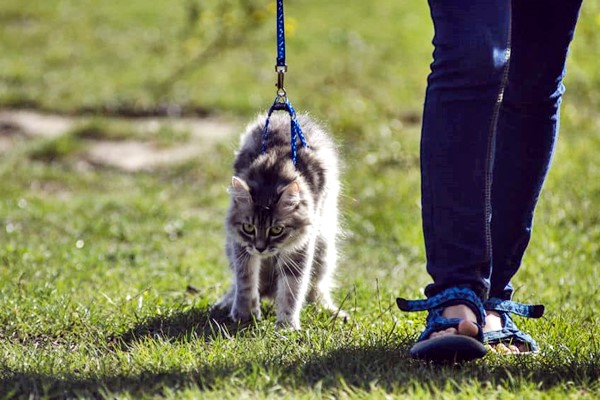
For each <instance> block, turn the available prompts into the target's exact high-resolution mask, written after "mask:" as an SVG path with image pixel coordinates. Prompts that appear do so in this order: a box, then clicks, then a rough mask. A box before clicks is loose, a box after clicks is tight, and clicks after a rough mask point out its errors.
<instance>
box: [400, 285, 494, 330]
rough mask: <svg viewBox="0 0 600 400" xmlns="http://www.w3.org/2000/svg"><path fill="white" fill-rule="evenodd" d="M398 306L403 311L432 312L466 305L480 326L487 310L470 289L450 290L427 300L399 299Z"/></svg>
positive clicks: (454, 288) (457, 288)
mask: <svg viewBox="0 0 600 400" xmlns="http://www.w3.org/2000/svg"><path fill="white" fill-rule="evenodd" d="M396 304H397V305H398V308H399V309H400V310H402V311H430V312H432V311H435V310H436V309H441V308H444V307H448V306H452V305H456V304H464V305H466V306H467V307H469V308H470V309H471V310H473V312H474V313H475V316H476V317H477V322H478V323H479V324H480V325H483V322H484V321H485V309H484V308H483V304H482V302H481V299H480V298H479V296H477V295H476V294H475V292H474V291H472V290H471V289H469V288H460V287H453V288H448V289H446V290H444V291H442V292H440V293H438V294H436V295H435V296H432V297H429V298H428V299H425V300H406V299H403V298H397V299H396ZM440 314H441V312H440ZM458 321H460V320H458Z"/></svg>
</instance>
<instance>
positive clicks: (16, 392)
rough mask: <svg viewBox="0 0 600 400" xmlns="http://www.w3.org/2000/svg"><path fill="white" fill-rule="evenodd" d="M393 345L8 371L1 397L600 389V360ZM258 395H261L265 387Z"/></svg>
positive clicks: (159, 322) (211, 332) (124, 342)
mask: <svg viewBox="0 0 600 400" xmlns="http://www.w3.org/2000/svg"><path fill="white" fill-rule="evenodd" d="M252 326H254V325H252ZM244 331H248V332H252V328H251V326H250V327H249V325H248V324H247V325H243V326H240V325H238V324H233V323H232V322H230V321H229V320H228V318H227V316H226V315H225V314H224V313H221V312H219V313H216V312H212V313H211V312H209V311H208V310H207V309H206V308H204V309H202V308H191V309H189V310H185V311H180V312H177V313H174V314H172V315H170V316H157V317H153V318H151V319H149V320H147V321H144V322H142V323H140V324H138V325H137V326H135V327H134V328H132V329H130V330H129V331H127V332H125V333H123V334H121V335H118V336H115V337H113V338H109V339H110V340H109V344H110V345H118V346H122V349H123V350H124V351H130V350H131V349H132V347H133V346H134V345H135V343H136V342H138V341H143V340H145V339H147V338H157V337H160V338H161V339H162V340H169V341H189V340H205V341H211V340H214V339H216V338H217V337H228V338H232V339H233V340H237V339H239V338H240V334H243V332H244ZM388 339H390V338H389V337H385V338H384V337H383V336H382V337H375V338H374V339H373V340H372V341H371V342H370V343H369V344H361V345H357V344H356V343H352V344H343V343H339V344H338V345H336V346H337V347H336V348H335V349H332V350H330V351H328V352H325V353H318V352H317V353H314V354H312V355H309V356H308V357H307V355H306V354H305V353H303V352H299V353H298V354H297V355H295V356H293V357H290V356H289V355H288V354H287V353H285V354H283V353H282V352H287V351H288V350H282V349H281V348H280V349H277V348H274V349H273V354H266V355H261V356H257V355H255V354H241V355H240V357H233V358H231V359H226V360H223V361H221V362H218V363H216V364H212V365H201V366H199V367H198V368H196V369H193V370H189V369H177V368H174V369H170V370H166V371H164V370H163V371H143V372H141V373H138V374H119V375H110V373H109V374H108V375H104V376H102V375H101V376H96V377H90V378H87V377H82V376H81V375H78V374H76V373H74V374H73V375H69V374H61V375H52V374H40V373H34V372H26V371H17V370H10V369H4V370H0V393H1V394H2V395H6V396H7V398H13V397H20V398H24V397H28V398H40V397H43V398H46V397H47V398H72V397H91V398H105V397H113V396H114V395H115V394H119V393H121V394H127V395H129V396H132V397H146V396H161V395H168V394H169V393H170V394H171V395H172V394H173V392H178V391H181V390H184V389H186V388H197V389H198V390H201V391H208V390H215V389H219V388H222V389H226V390H229V391H231V389H232V388H231V383H230V382H231V380H230V379H231V378H232V377H234V376H235V379H236V381H237V384H236V385H237V386H238V388H239V386H240V385H244V382H247V383H248V387H250V388H255V389H256V388H257V383H256V381H255V379H256V372H257V368H258V369H261V370H263V369H264V371H265V374H266V375H275V380H276V381H277V382H278V385H280V386H281V387H282V388H283V389H285V390H286V391H288V392H289V393H294V391H295V390H298V389H303V391H306V390H307V389H308V388H311V387H315V386H317V385H318V386H320V388H321V390H324V391H327V392H331V393H332V394H333V395H335V394H336V393H338V394H339V391H346V392H347V391H348V390H350V391H354V390H357V391H360V390H363V391H366V392H370V391H372V390H373V387H374V386H376V387H378V388H379V389H380V390H384V391H386V392H388V393H395V394H410V393H411V390H414V391H420V392H422V391H425V392H430V393H432V394H433V393H440V390H441V391H448V390H451V391H454V392H461V391H464V390H472V389H473V388H475V392H470V393H481V392H478V391H477V388H490V389H491V390H494V388H496V387H497V386H501V387H503V388H505V389H512V390H515V391H519V389H522V388H523V387H524V386H526V387H527V388H528V390H540V391H546V390H550V389H552V388H555V387H560V388H563V389H564V390H569V388H571V390H572V389H573V388H579V387H583V388H592V389H591V390H600V387H598V384H597V382H598V380H599V379H600V358H599V357H597V356H598V355H597V354H588V355H587V356H580V357H562V358H560V357H558V358H557V357H552V355H545V356H535V357H510V358H501V357H493V356H492V357H487V358H486V359H484V360H481V361H477V362H473V363H466V364H462V365H445V366H440V365H434V364H427V363H423V362H419V361H416V360H412V359H410V358H409V357H408V349H409V347H410V346H411V344H412V341H413V340H414V338H413V337H409V336H404V337H401V336H393V337H391V340H388ZM117 350H119V349H118V348H117ZM280 353H281V354H280ZM284 360H285V361H284ZM594 382H596V383H594ZM531 388H533V389H531ZM594 388H595V389H594ZM267 389H268V388H265V389H264V390H267ZM256 390H258V391H260V390H261V389H260V385H258V389H256ZM0 397H1V396H0Z"/></svg>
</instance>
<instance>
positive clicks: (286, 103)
mask: <svg viewBox="0 0 600 400" xmlns="http://www.w3.org/2000/svg"><path fill="white" fill-rule="evenodd" d="M275 71H276V72H277V96H276V97H275V101H274V102H273V105H272V106H271V108H269V113H268V114H267V120H266V122H265V130H264V133H263V143H262V152H263V154H264V153H266V151H267V138H268V136H269V121H270V118H271V114H273V111H286V112H287V113H288V114H289V115H290V138H291V156H292V162H293V163H294V166H295V165H296V158H297V146H298V144H297V143H296V142H297V140H298V138H300V142H301V143H302V147H304V148H308V143H307V142H306V138H305V137H304V134H303V133H302V129H301V128H300V124H299V123H298V118H297V117H296V110H294V107H292V103H290V100H289V99H288V97H287V93H286V91H285V89H284V87H283V78H284V76H285V73H286V72H287V64H286V63H285V28H284V18H283V0H277V63H276V64H275Z"/></svg>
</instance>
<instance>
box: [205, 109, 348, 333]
mask: <svg viewBox="0 0 600 400" xmlns="http://www.w3.org/2000/svg"><path fill="white" fill-rule="evenodd" d="M298 122H299V124H300V126H301V128H302V131H303V132H304V135H305V137H306V138H307V141H308V145H309V147H308V148H303V147H302V146H301V145H300V143H299V142H298V146H297V147H298V151H297V164H296V166H294V164H293V162H292V158H291V155H290V118H289V116H288V115H286V114H283V113H279V114H278V113H275V114H273V115H272V116H271V119H270V123H269V132H268V136H267V143H266V152H265V153H264V154H263V153H262V146H263V130H264V124H265V118H264V116H263V117H259V118H258V120H257V121H256V122H253V123H251V124H250V125H249V126H248V127H247V128H246V131H245V133H244V134H243V135H242V137H241V143H240V148H239V150H238V151H237V153H236V156H235V161H234V165H233V169H234V176H233V178H232V181H231V187H230V188H229V193H230V197H231V199H230V207H229V211H228V213H227V217H226V221H225V225H226V232H227V235H226V236H227V238H226V246H225V247H226V254H227V257H228V259H229V265H230V268H231V270H232V271H233V275H234V277H233V284H232V286H231V289H230V291H229V292H228V293H227V294H226V295H225V296H224V297H223V298H222V299H221V300H220V301H219V302H218V303H217V304H216V305H215V307H216V308H218V309H222V310H229V316H230V318H231V319H233V320H234V321H247V320H250V319H252V318H256V319H260V316H261V311H260V300H261V298H265V297H271V298H274V300H275V305H276V326H277V327H278V328H286V329H292V330H298V329H300V311H301V309H302V306H303V303H304V302H305V300H309V301H311V302H314V303H316V304H317V305H319V306H321V307H322V308H324V309H326V310H329V311H330V312H332V313H335V314H336V315H337V316H339V317H342V318H344V320H346V319H347V315H346V314H345V313H344V312H343V311H342V310H340V309H338V308H337V307H336V306H335V305H334V303H333V300H332V298H331V289H332V284H333V280H332V278H333V272H334V270H335V268H336V264H337V256H338V254H337V248H336V246H337V240H338V235H339V227H338V195H339V192H340V177H339V160H338V153H337V148H336V145H335V143H334V141H333V140H332V139H331V137H330V136H329V135H328V134H327V133H326V132H325V130H324V129H323V128H322V127H321V126H320V125H319V124H318V123H316V122H315V121H314V120H313V119H312V118H310V117H308V116H307V115H299V116H298Z"/></svg>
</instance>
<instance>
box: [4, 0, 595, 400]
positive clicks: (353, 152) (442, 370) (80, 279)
mask: <svg viewBox="0 0 600 400" xmlns="http://www.w3.org/2000/svg"><path fill="white" fill-rule="evenodd" d="M185 4H186V3H185V2H153V6H152V7H150V6H147V2H141V1H130V2H127V5H125V3H118V2H100V1H91V0H90V1H85V2H74V1H73V2H71V1H61V2H59V1H51V2H26V4H22V2H20V1H4V2H2V4H1V5H0V20H1V21H2V22H3V23H2V26H0V34H1V35H2V46H3V47H4V48H3V56H2V57H0V104H4V105H5V106H23V105H32V106H35V107H40V108H43V109H47V110H55V111H61V112H79V111H86V110H87V111H89V110H102V111H107V110H108V111H111V110H115V111H119V110H122V109H123V108H127V109H128V110H132V109H133V110H134V111H135V110H138V111H140V110H141V111H144V110H148V109H153V108H155V107H159V108H160V106H162V105H164V104H167V105H172V104H179V105H182V106H183V109H184V110H203V111H208V112H218V113H222V114H229V115H235V117H236V118H239V117H240V116H241V117H244V118H245V117H248V116H250V115H252V114H254V113H255V112H256V111H258V110H260V109H264V108H265V107H266V106H268V103H269V102H270V101H271V100H272V97H273V96H272V95H273V89H274V87H273V86H272V85H273V75H274V73H273V71H272V64H273V59H274V54H273V53H274V43H273V41H274V39H273V37H272V28H273V27H272V24H271V21H270V20H269V21H267V22H268V23H267V24H266V25H265V26H261V27H259V28H258V29H256V30H254V31H253V32H252V35H251V37H249V38H247V39H246V40H247V41H248V43H246V44H245V45H244V46H242V47H234V48H232V49H227V50H226V51H223V52H220V53H219V54H218V55H215V56H213V57H211V59H210V60H208V61H207V62H205V63H202V64H199V65H197V66H194V68H192V69H191V70H190V71H187V72H186V73H185V74H184V75H183V76H182V77H181V79H180V80H179V81H177V82H176V83H175V84H174V86H172V87H169V89H168V90H166V91H164V92H157V90H156V86H155V84H156V82H160V81H161V79H163V78H164V77H168V76H169V74H170V72H171V71H173V70H175V69H177V68H178V67H179V66H180V65H183V64H185V63H186V60H187V58H186V57H189V56H188V55H186V53H185V46H186V45H185V43H184V42H185V41H184V40H183V39H182V37H184V36H182V35H183V34H182V32H183V29H184V28H183V27H184V26H185V18H186V14H185V6H184V5H185ZM288 10H289V11H288V14H289V16H293V17H294V18H295V20H296V29H295V30H294V34H293V35H291V37H290V39H289V43H288V52H289V60H288V61H289V63H290V73H289V83H288V85H289V91H290V96H291V98H292V101H293V102H294V104H295V105H296V108H298V109H300V110H308V111H311V113H312V114H313V115H315V116H316V117H318V118H321V119H323V120H325V121H326V123H327V124H328V125H329V126H330V127H331V129H332V131H333V134H334V135H335V136H336V138H337V139H338V141H339V142H340V143H341V145H342V153H343V158H344V160H345V164H346V167H345V171H344V175H343V181H344V195H343V198H342V213H343V215H344V227H345V231H346V238H345V239H344V242H343V254H342V260H341V262H340V267H339V273H338V281H339V285H338V289H337V290H336V296H335V297H336V299H337V301H338V303H340V304H342V306H343V308H344V309H345V310H347V311H348V312H349V313H350V315H351V320H350V322H349V323H348V324H345V325H344V324H341V323H340V322H335V321H331V320H330V319H329V317H328V316H327V315H325V314H321V313H319V312H317V311H316V310H314V309H311V308H310V307H309V308H308V309H307V310H306V311H305V312H304V313H303V314H302V323H303V326H304V330H303V331H301V332H299V333H289V332H276V331H275V330H274V316H273V311H272V308H271V307H270V306H269V305H268V304H265V305H264V310H265V313H266V317H265V319H264V321H261V322H259V323H258V324H257V325H256V326H250V327H248V328H246V329H243V330H240V331H237V332H236V330H235V329H233V327H231V326H228V327H227V326H226V327H225V328H223V327H220V326H219V325H215V324H210V323H209V321H208V316H207V308H208V306H209V304H211V303H212V302H214V301H215V300H216V299H217V298H218V297H219V296H220V295H221V294H222V293H224V291H225V290H226V288H227V285H228V283H229V279H230V277H229V273H228V270H227V265H226V260H225V257H224V254H223V250H222V247H223V223H222V221H223V218H224V215H225V210H226V207H227V194H226V191H225V189H226V186H227V185H228V182H229V180H230V165H231V161H232V150H233V149H234V147H235V138H232V139H231V140H227V141H226V142H225V143H223V144H222V145H219V146H217V147H216V149H213V150H210V149H209V150H210V151H207V152H206V154H202V155H201V156H199V157H198V159H196V160H194V161H191V162H186V163H183V164H181V165H177V166H176V167H170V168H162V169H158V170H156V171H153V172H151V173H150V172H149V173H136V174H126V173H122V172H119V171H118V170H113V169H109V168H96V169H94V168H89V167H87V166H86V165H85V164H82V163H81V156H80V150H81V149H82V148H85V146H86V145H87V142H86V140H84V139H82V138H80V137H77V136H74V137H71V138H70V139H69V140H70V141H71V142H70V147H67V151H64V152H62V153H60V154H59V156H58V157H56V158H55V159H54V161H52V162H49V161H44V160H46V159H45V158H44V157H39V154H40V151H42V150H43V151H47V150H44V149H49V148H50V149H52V148H53V146H54V145H53V144H48V143H47V142H42V140H22V141H18V143H17V146H16V147H15V148H14V149H13V151H12V152H11V153H9V154H3V155H2V156H1V157H2V158H1V159H0V394H1V395H2V396H4V397H6V398H10V397H12V396H22V397H28V396H29V395H32V396H33V397H78V396H80V397H107V398H113V397H115V396H118V397H134V398H138V397H155V396H158V397H160V396H164V397H171V398H185V397H189V398H198V397H203V398H218V399H220V398H244V397H248V398H255V397H272V398H280V397H287V398H298V397H304V398H319V397H352V398H367V397H368V398H371V397H372V398H385V397H386V396H397V397H409V398H413V397H415V398H419V397H420V398H430V397H435V398H438V397H439V398H469V399H470V398H503V399H505V398H515V399H516V398H524V397H531V398H586V397H587V398H597V397H598V396H600V384H599V381H598V380H599V377H600V343H599V341H598V333H599V332H600V327H599V324H598V318H597V316H596V315H595V314H594V313H595V312H597V311H598V310H600V205H599V204H600V164H598V161H597V159H598V154H599V153H600V134H599V129H600V115H599V114H598V107H599V105H600V100H599V99H600V95H599V94H598V90H600V76H599V72H598V71H600V68H599V64H598V61H597V60H596V57H595V56H594V54H596V55H597V54H598V51H599V50H600V41H599V39H598V37H597V35H596V34H595V33H594V32H595V31H597V29H598V28H599V25H598V22H597V21H598V20H597V18H598V15H599V13H600V6H598V5H596V4H595V3H592V2H587V3H586V4H584V10H583V14H582V21H581V26H580V29H579V31H578V36H577V38H576V43H575V44H574V47H573V54H572V56H573V58H572V60H571V62H570V64H569V71H570V72H571V71H572V75H570V76H569V79H570V80H569V81H568V82H567V86H568V88H569V90H568V92H567V95H566V96H565V107H564V112H563V127H562V137H561V140H560V143H559V146H558V149H557V154H556V157H555V160H554V168H553V170H552V171H551V174H550V176H549V180H548V183H547V185H546V188H545V190H544V194H543V198H542V201H541V203H540V207H539V209H538V213H537V216H536V225H535V233H534V237H533V240H532V243H531V245H530V249H529V251H528V253H527V255H526V258H525V261H524V267H523V268H522V270H521V271H520V273H519V275H518V276H517V279H516V281H515V285H516V287H517V292H516V297H517V299H518V300H522V301H532V302H542V303H544V304H545V305H546V307H547V312H546V316H545V317H544V318H543V319H542V320H539V321H519V322H520V324H521V325H522V326H523V327H524V328H525V329H526V330H527V331H529V332H530V333H531V334H532V335H533V336H534V337H535V338H536V339H537V340H538V342H539V343H540V344H541V347H542V352H541V354H539V355H538V356H535V357H515V358H502V357H495V356H492V355H490V356H487V357H486V358H485V359H484V360H481V361H477V362H474V363H469V364H466V365H464V366H462V367H460V368H456V367H436V366H430V365H427V364H423V363H420V362H416V361H414V360H411V359H409V358H408V356H407V349H408V348H409V346H410V345H411V343H412V342H413V341H414V340H415V338H416V336H417V335H418V333H419V332H420V330H421V329H422V327H423V322H424V315H406V314H401V313H400V312H399V311H398V310H397V309H395V306H394V305H393V304H394V299H395V297H396V296H397V295H400V294H401V295H404V296H408V297H411V296H412V297H418V296H421V290H422V288H423V287H424V285H425V284H427V283H428V281H429V278H428V276H427V275H426V273H425V271H424V254H423V253H424V252H423V246H422V240H421V227H420V210H419V196H420V195H419V169H418V167H419V165H418V141H419V113H420V104H421V103H422V92H423V89H424V84H425V77H426V73H427V64H428V62H429V56H430V52H431V49H430V47H429V41H430V34H431V27H430V23H429V22H428V18H429V17H428V14H427V9H426V5H425V4H424V3H420V2H417V3H415V2H387V1H385V2H374V3H368V2H356V3H353V4H352V6H349V5H348V3H344V2H341V1H334V2H318V1H312V0H311V1H309V0H304V1H297V2H291V4H290V7H289V8H288ZM156 29H158V30H159V33H156V32H155V30H156ZM148 32H150V33H148ZM152 32H154V33H152ZM148 35H149V36H148ZM152 35H154V36H152ZM99 43H104V45H102V46H99ZM188 45H189V44H188ZM120 107H123V108H120ZM132 125H135V122H132ZM124 130H125V131H126V130H127V129H124ZM172 140H173V141H177V140H181V138H173V139H172ZM40 149H42V150H40Z"/></svg>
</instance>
